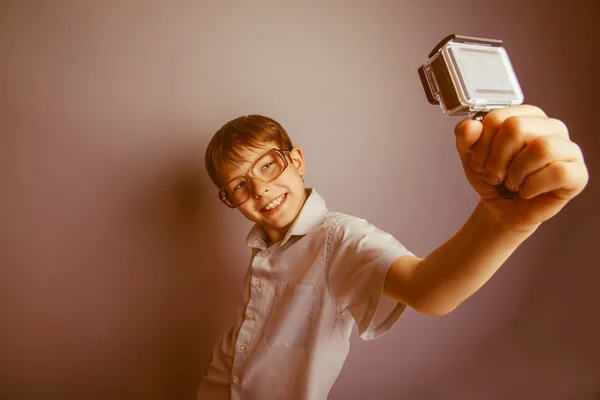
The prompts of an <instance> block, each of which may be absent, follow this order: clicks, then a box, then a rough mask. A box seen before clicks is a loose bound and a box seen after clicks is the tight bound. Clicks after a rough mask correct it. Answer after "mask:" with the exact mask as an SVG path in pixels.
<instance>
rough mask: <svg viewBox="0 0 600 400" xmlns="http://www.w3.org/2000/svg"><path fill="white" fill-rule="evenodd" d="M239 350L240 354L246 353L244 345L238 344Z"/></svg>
mask: <svg viewBox="0 0 600 400" xmlns="http://www.w3.org/2000/svg"><path fill="white" fill-rule="evenodd" d="M239 349H240V351H241V352H242V353H245V352H246V346H245V345H243V344H240V347H239Z"/></svg>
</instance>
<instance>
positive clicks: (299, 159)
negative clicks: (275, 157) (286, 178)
mask: <svg viewBox="0 0 600 400" xmlns="http://www.w3.org/2000/svg"><path fill="white" fill-rule="evenodd" d="M290 158H291V159H292V164H293V165H294V167H296V170H297V171H298V173H299V174H300V175H301V176H302V175H304V173H305V172H306V163H305V162H304V155H303V154H302V150H300V149H299V148H298V147H294V148H293V149H292V150H291V151H290Z"/></svg>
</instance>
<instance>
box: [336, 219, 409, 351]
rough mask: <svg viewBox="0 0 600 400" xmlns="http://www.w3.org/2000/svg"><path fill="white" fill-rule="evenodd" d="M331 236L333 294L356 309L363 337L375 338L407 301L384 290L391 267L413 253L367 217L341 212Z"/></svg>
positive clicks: (347, 305)
mask: <svg viewBox="0 0 600 400" xmlns="http://www.w3.org/2000/svg"><path fill="white" fill-rule="evenodd" d="M332 225H333V226H332V228H331V232H330V237H329V241H330V242H329V246H330V247H329V265H328V279H329V285H330V287H331V290H332V292H333V295H334V296H335V297H336V298H337V301H338V303H339V305H340V306H341V307H342V309H344V310H348V311H350V312H351V313H352V316H353V317H354V319H355V321H356V323H357V325H358V332H359V334H360V337H361V338H362V339H364V340H371V339H375V338H377V337H379V336H381V335H382V334H384V333H386V332H387V331H388V330H389V329H390V328H391V327H392V326H393V325H394V324H395V323H396V322H397V321H398V319H399V318H400V316H401V315H402V313H403V312H404V310H405V309H406V305H404V304H402V303H398V302H397V301H394V300H392V299H391V298H389V297H387V296H385V295H384V294H383V287H384V284H385V277H386V275H387V272H388V269H389V267H390V266H391V265H392V263H393V262H394V261H395V260H396V259H397V258H399V257H401V256H405V255H412V253H410V252H409V251H408V250H407V249H406V248H405V247H404V246H403V245H402V244H401V243H400V242H399V241H398V240H396V239H395V238H394V237H393V236H392V235H390V234H389V233H386V232H384V231H382V230H380V229H378V228H377V227H375V226H373V225H372V224H370V223H369V222H367V221H365V220H364V219H360V218H356V217H352V216H349V215H343V214H339V215H337V216H336V217H335V218H334V222H333V224H332Z"/></svg>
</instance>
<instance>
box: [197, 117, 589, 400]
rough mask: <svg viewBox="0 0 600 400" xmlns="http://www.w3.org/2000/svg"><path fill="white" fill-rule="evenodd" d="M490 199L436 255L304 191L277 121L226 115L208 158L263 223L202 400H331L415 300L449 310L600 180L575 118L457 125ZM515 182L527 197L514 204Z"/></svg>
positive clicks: (224, 196) (216, 175)
mask: <svg viewBox="0 0 600 400" xmlns="http://www.w3.org/2000/svg"><path fill="white" fill-rule="evenodd" d="M455 134H456V145H457V150H458V153H459V156H460V158H461V160H462V164H463V167H464V171H465V174H466V177H467V179H468V180H469V183H470V184H471V186H472V187H473V188H474V189H475V190H476V191H477V193H478V194H479V195H480V197H481V199H480V201H479V204H478V205H477V206H476V208H475V210H474V211H473V214H472V215H471V217H470V218H469V219H468V220H467V221H466V223H465V225H464V226H463V227H462V228H461V229H460V230H459V231H458V233H456V234H455V235H454V236H453V237H452V238H450V239H449V240H448V241H447V242H446V243H444V244H443V245H442V246H440V247H439V248H437V249H436V250H435V251H434V252H432V253H431V254H430V255H429V256H427V257H426V258H425V259H421V258H418V257H416V256H414V255H413V254H411V253H410V252H409V251H408V250H406V249H405V248H404V247H403V246H402V245H401V244H400V243H399V242H398V241H397V240H396V239H394V238H393V237H392V236H391V235H389V234H388V233H385V232H383V231H381V230H379V229H377V228H375V227H374V226H372V225H371V224H369V223H368V222H366V221H365V220H362V219H359V218H356V217H352V216H349V215H344V214H341V213H333V212H329V211H328V210H327V208H326V205H325V201H324V200H323V199H322V198H321V197H320V196H319V194H318V193H317V192H316V191H315V190H314V189H307V188H305V187H304V181H303V178H302V176H303V175H304V173H305V172H306V165H305V162H304V158H303V154H302V151H301V150H300V149H298V148H294V147H293V146H292V142H291V140H290V139H289V137H288V135H287V134H286V132H285V130H284V129H283V127H282V126H281V125H280V124H279V123H277V122H276V121H274V120H272V119H269V118H266V117H262V116H258V115H250V116H245V117H240V118H237V119H235V120H233V121H230V122H228V123H227V124H225V125H224V126H223V127H222V128H221V129H220V130H219V131H218V132H217V133H216V134H215V136H214V137H213V139H212V140H211V142H210V143H209V145H208V148H207V150H206V167H207V170H208V173H209V175H210V177H211V179H212V180H213V182H214V183H215V184H216V185H217V187H218V188H219V197H220V199H221V200H222V201H223V203H225V204H226V205H227V206H229V207H231V208H238V209H239V210H240V212H241V213H242V214H243V215H244V216H245V217H246V218H248V219H249V220H250V221H253V222H255V225H254V227H253V228H252V230H251V231H250V233H249V234H248V237H247V240H246V241H247V244H248V246H250V247H251V248H252V256H251V260H250V266H249V269H248V273H247V275H246V279H245V286H244V293H243V301H242V304H241V306H240V308H239V309H238V314H237V320H236V323H235V325H234V327H233V328H232V329H231V330H229V332H228V333H227V334H226V335H225V336H224V337H223V338H222V340H221V341H220V343H219V344H218V345H217V346H216V348H215V350H214V352H213V356H212V359H211V362H210V363H209V365H208V367H207V369H206V372H205V375H204V377H203V380H202V381H201V384H200V389H199V394H198V398H199V399H229V398H233V399H266V400H271V399H325V398H327V395H328V393H329V391H330V389H331V387H332V385H333V383H334V381H335V379H336V378H337V376H338V374H339V373H340V370H341V368H342V365H343V363H344V360H345V359H346V356H347V354H348V350H349V337H350V333H351V331H352V327H353V325H354V323H357V325H358V331H359V334H360V336H361V338H363V339H366V340H370V339H374V338H377V337H378V336H380V335H382V334H383V333H385V332H386V331H388V330H389V329H390V328H391V327H392V326H393V325H394V324H395V323H396V321H397V320H398V319H399V317H400V315H401V314H402V312H403V311H404V309H405V308H406V307H407V306H409V307H412V308H413V309H415V310H416V311H418V312H421V313H424V314H429V315H445V314H447V313H448V312H450V311H452V310H453V309H454V308H456V307H457V306H458V305H459V304H460V303H461V302H463V301H464V300H465V299H467V298H468V297H469V296H471V295H472V294H473V293H474V292H475V291H477V290H478V289H479V288H480V287H481V286H482V285H483V284H484V283H485V282H486V281H487V280H488V279H489V278H490V277H491V276H492V275H493V274H494V272H495V271H496V270H497V269H498V268H499V267H500V266H501V265H502V263H503V262H504V261H505V260H506V259H507V258H508V257H509V256H510V255H511V253H512V252H513V251H514V250H515V249H516V248H517V246H519V245H520V244H521V243H522V242H523V241H524V240H525V239H526V238H527V237H529V236H530V235H531V234H532V233H533V232H534V231H535V230H536V229H537V227H538V226H539V225H540V224H541V223H542V222H543V221H545V220H547V219H549V218H551V217H552V216H553V215H555V214H556V213H557V212H558V211H559V210H560V209H561V208H562V207H564V205H565V204H566V203H567V202H568V201H569V200H570V199H572V198H573V197H575V196H576V195H577V194H579V193H580V192H581V191H582V190H583V188H584V187H585V185H586V184H587V181H588V172H587V168H586V166H585V164H584V161H583V155H582V153H581V151H580V149H579V147H578V146H577V145H576V144H575V143H573V142H572V141H570V139H569V136H568V131H567V128H566V126H565V125H564V124H563V123H562V122H561V121H558V120H555V119H551V118H548V117H547V116H546V114H545V113H544V112H543V111H542V110H540V109H538V108H536V107H532V106H516V107H508V108H504V109H499V110H495V111H492V112H491V113H489V114H488V115H487V116H486V117H485V118H484V120H483V121H482V122H479V121H474V120H465V121H462V122H461V123H459V124H458V125H457V126H456V129H455ZM500 182H504V183H505V185H506V187H507V188H509V189H511V190H514V191H517V190H518V192H519V195H520V197H517V198H515V199H512V200H505V199H503V198H501V197H499V196H498V194H497V192H496V190H495V187H494V185H496V184H498V183H500Z"/></svg>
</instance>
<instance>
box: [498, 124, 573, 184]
mask: <svg viewBox="0 0 600 400" xmlns="http://www.w3.org/2000/svg"><path fill="white" fill-rule="evenodd" d="M581 159H583V155H582V153H581V149H580V148H579V146H577V144H575V143H573V142H571V141H569V140H567V139H565V138H563V137H560V136H555V135H551V136H550V135H548V136H539V137H537V138H536V139H535V140H533V141H532V142H531V143H529V144H528V145H526V146H525V148H524V149H523V150H522V151H521V152H520V153H519V154H518V155H517V156H516V157H515V158H514V160H513V162H512V163H511V164H510V166H509V167H508V170H507V173H506V180H505V181H504V184H505V185H506V187H507V188H508V189H509V190H513V191H516V190H517V188H519V187H520V186H521V185H522V184H523V181H524V180H525V178H526V177H527V176H528V175H531V174H533V173H534V172H536V171H539V170H541V169H542V168H544V167H545V166H547V165H549V164H551V163H553V162H556V161H566V162H573V161H576V160H581Z"/></svg>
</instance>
